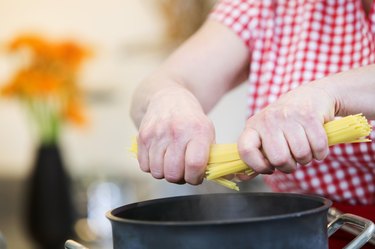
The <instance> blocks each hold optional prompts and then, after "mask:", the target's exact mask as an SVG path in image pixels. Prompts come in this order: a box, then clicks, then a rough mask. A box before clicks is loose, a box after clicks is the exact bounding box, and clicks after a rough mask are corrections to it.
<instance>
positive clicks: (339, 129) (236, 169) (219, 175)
mask: <svg viewBox="0 0 375 249" xmlns="http://www.w3.org/2000/svg"><path fill="white" fill-rule="evenodd" d="M324 129H325V131H326V133H327V138H328V145H329V146H332V145H336V144H341V143H358V142H369V141H370V139H368V138H366V137H367V136H368V135H369V134H370V133H371V130H372V127H371V126H370V125H369V123H368V121H367V119H366V118H365V117H364V116H363V115H362V114H356V115H349V116H346V117H343V118H339V119H335V120H333V121H330V122H327V123H326V124H324ZM130 151H131V152H133V153H135V154H136V153H137V143H136V140H135V139H134V141H133V143H132V146H131V149H130ZM239 173H243V174H247V175H252V174H255V172H254V171H253V170H252V169H251V167H249V166H248V165H246V164H245V163H244V162H243V161H242V160H241V158H240V155H239V153H238V149H237V144H213V145H212V146H211V149H210V155H209V160H208V165H207V168H206V179H207V180H212V181H214V182H216V183H218V184H220V185H222V186H224V187H227V188H230V189H233V190H237V191H238V190H239V187H238V186H237V184H236V183H235V182H234V181H231V180H227V179H225V178H224V177H225V176H227V175H232V174H239Z"/></svg>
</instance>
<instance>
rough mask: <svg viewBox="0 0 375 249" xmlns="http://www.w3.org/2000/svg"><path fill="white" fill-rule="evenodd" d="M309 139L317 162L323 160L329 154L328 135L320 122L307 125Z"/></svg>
mask: <svg viewBox="0 0 375 249" xmlns="http://www.w3.org/2000/svg"><path fill="white" fill-rule="evenodd" d="M305 131H306V136H307V139H308V140H309V144H310V147H311V150H312V153H313V157H314V158H315V159H316V160H323V159H324V158H325V157H326V156H327V155H328V153H329V148H328V138H327V133H326V132H325V130H324V127H323V125H322V124H321V123H320V122H319V121H316V122H313V123H310V124H308V125H305Z"/></svg>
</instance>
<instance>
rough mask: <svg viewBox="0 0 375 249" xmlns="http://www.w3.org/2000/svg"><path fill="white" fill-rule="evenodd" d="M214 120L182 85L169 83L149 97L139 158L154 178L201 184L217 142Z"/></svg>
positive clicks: (143, 122) (144, 168) (139, 146)
mask: <svg viewBox="0 0 375 249" xmlns="http://www.w3.org/2000/svg"><path fill="white" fill-rule="evenodd" d="M214 140H215V131H214V127H213V124H212V122H211V121H210V120H209V118H208V117H207V116H206V115H205V114H204V112H203V110H202V107H201V106H200V104H199V103H198V101H197V100H196V98H195V97H194V96H193V94H191V92H189V91H188V90H186V89H184V88H183V87H178V86H176V87H168V88H165V89H163V90H161V91H159V92H157V93H156V94H155V95H154V96H153V97H152V98H151V100H150V102H149V104H148V108H147V111H146V113H145V115H144V117H143V119H142V122H141V124H140V127H139V136H138V161H139V164H140V167H141V169H142V170H143V171H145V172H150V173H151V175H152V176H153V177H154V178H157V179H162V178H165V179H166V180H167V181H169V182H173V183H185V182H187V183H190V184H194V185H196V184H200V183H201V182H202V181H203V178H204V173H205V168H206V166H207V162H208V157H209V149H210V145H211V144H212V143H214Z"/></svg>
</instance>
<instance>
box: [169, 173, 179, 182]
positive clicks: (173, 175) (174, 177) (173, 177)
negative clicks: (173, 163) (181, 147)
mask: <svg viewBox="0 0 375 249" xmlns="http://www.w3.org/2000/svg"><path fill="white" fill-rule="evenodd" d="M165 180H167V181H168V182H172V183H179V182H180V181H181V174H180V173H179V172H168V173H166V174H165Z"/></svg>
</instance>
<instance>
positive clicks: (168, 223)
mask: <svg viewBox="0 0 375 249" xmlns="http://www.w3.org/2000/svg"><path fill="white" fill-rule="evenodd" d="M225 195H228V196H230V195H244V196H275V197H280V196H285V197H287V196H288V197H295V198H301V199H310V200H315V201H319V202H320V203H321V204H322V205H321V206H319V207H316V208H312V209H308V210H304V211H298V212H292V213H287V214H279V215H269V216H262V217H253V218H242V219H225V220H220V219H218V220H206V221H148V220H136V219H128V218H120V217H118V216H116V214H117V213H120V212H123V211H124V210H127V209H132V208H136V207H139V206H147V205H150V204H155V203H160V202H168V201H171V200H178V199H186V198H193V199H194V198H201V197H202V196H225ZM331 206H332V201H331V200H329V199H327V198H325V197H322V196H318V195H311V194H299V193H274V192H244V193H212V194H194V195H182V196H173V197H164V198H157V199H150V200H146V201H140V202H135V203H130V204H126V205H124V206H120V207H117V208H114V209H112V210H109V211H107V212H106V217H107V219H109V220H110V221H111V222H112V221H113V222H120V223H128V224H133V225H148V226H149V225H155V226H207V225H227V224H239V223H256V222H262V221H271V220H273V221H274V220H280V219H285V218H299V217H302V216H306V215H311V214H316V213H319V212H322V211H324V210H327V211H328V209H329V208H330V207H331Z"/></svg>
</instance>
